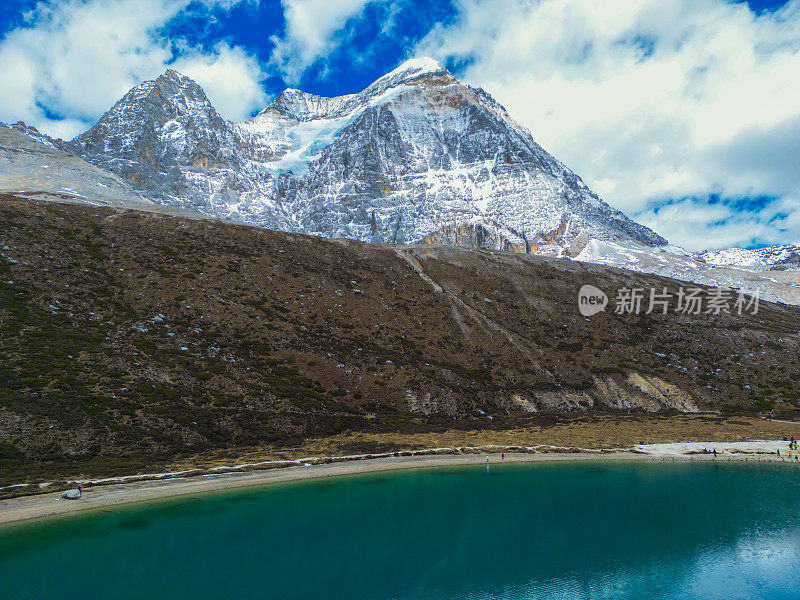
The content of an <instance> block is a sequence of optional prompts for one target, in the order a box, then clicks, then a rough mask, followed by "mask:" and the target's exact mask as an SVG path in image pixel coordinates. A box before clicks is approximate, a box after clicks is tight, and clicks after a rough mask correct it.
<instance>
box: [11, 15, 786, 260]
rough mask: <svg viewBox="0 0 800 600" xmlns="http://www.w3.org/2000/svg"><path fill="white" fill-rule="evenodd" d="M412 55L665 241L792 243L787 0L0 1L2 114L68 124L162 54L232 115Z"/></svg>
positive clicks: (81, 123)
mask: <svg viewBox="0 0 800 600" xmlns="http://www.w3.org/2000/svg"><path fill="white" fill-rule="evenodd" d="M413 56H432V57H434V58H436V59H438V60H440V61H441V62H443V63H445V64H446V65H447V66H448V67H449V68H450V70H451V71H453V73H454V74H455V75H456V76H458V77H459V78H460V79H462V80H463V81H464V82H466V83H469V84H470V85H473V86H480V87H483V88H484V89H486V90H487V91H488V92H489V93H491V94H492V95H493V96H494V97H495V98H496V99H497V100H498V101H500V102H501V103H502V104H503V105H505V106H506V108H508V110H509V112H510V113H511V115H512V116H513V117H514V118H516V119H517V120H518V121H520V122H521V123H523V124H524V125H525V126H527V127H528V128H529V129H530V130H531V132H532V133H533V136H534V138H535V139H536V140H537V141H538V142H539V143H540V144H541V145H542V146H544V147H545V148H546V149H547V150H548V151H550V152H551V153H553V154H554V155H555V156H557V157H558V158H560V159H561V160H562V161H563V162H565V163H566V164H567V165H568V166H570V167H571V168H572V169H573V170H574V171H576V172H577V173H578V174H579V175H581V176H582V177H583V178H584V180H585V181H586V182H587V183H588V184H589V185H590V186H591V187H593V188H594V189H595V190H596V191H597V192H598V193H600V195H601V196H602V197H603V198H604V199H606V200H607V201H608V202H609V203H610V204H612V205H613V206H615V207H617V208H619V209H621V210H623V211H624V212H625V213H627V214H628V215H629V216H631V217H633V218H634V219H636V220H638V221H640V222H642V223H644V224H646V225H648V226H650V227H652V228H653V229H655V230H656V231H657V232H658V233H660V234H662V235H664V236H665V237H667V238H668V239H670V240H671V241H673V242H674V243H676V244H680V245H682V246H685V247H687V248H689V249H699V248H708V247H712V248H719V247H728V246H732V245H739V246H746V247H755V246H763V245H768V244H775V243H800V0H789V1H788V2H787V1H783V0H751V1H749V2H746V1H729V0H604V1H603V2H598V1H597V0H539V1H536V0H447V1H441V2H429V3H427V6H425V9H424V10H423V9H420V5H419V3H416V2H414V0H281V1H278V0H260V1H259V0H53V1H52V2H45V1H39V2H37V1H35V0H10V1H5V2H0V121H6V122H15V121H18V120H23V121H25V122H27V123H28V124H31V125H34V126H36V127H38V128H39V129H41V130H42V131H44V132H46V133H48V134H50V135H53V136H58V137H62V138H71V137H73V136H74V135H76V134H77V133H80V132H81V131H83V130H85V129H87V128H88V127H90V126H91V125H92V124H93V123H94V122H95V121H96V120H97V118H98V117H99V116H100V115H101V114H102V113H103V112H104V111H105V110H106V109H108V108H109V107H110V106H111V105H112V104H113V103H114V102H115V101H116V100H118V99H119V98H120V97H121V96H122V95H123V94H124V93H125V92H126V91H127V90H128V89H129V88H131V87H132V86H134V85H136V84H137V83H139V82H141V81H143V80H146V79H152V78H154V77H157V76H158V75H159V74H160V73H162V72H163V71H164V70H165V69H167V68H174V69H177V70H179V71H181V72H183V73H185V74H187V75H189V76H191V77H193V78H194V79H196V80H197V81H198V82H199V83H200V84H201V85H202V86H203V87H204V89H205V90H206V92H207V94H208V96H209V97H210V98H211V101H212V103H214V105H215V106H216V107H217V109H218V110H219V111H220V113H221V114H222V115H223V116H224V117H227V118H229V119H232V120H243V119H246V118H247V117H249V116H250V115H252V114H254V113H255V112H257V111H258V110H260V109H261V108H263V107H264V106H265V105H266V104H267V103H268V102H269V101H270V100H271V99H272V98H274V97H275V96H276V95H277V94H278V93H279V92H280V91H281V90H282V89H283V88H285V87H297V88H301V89H304V90H307V91H310V92H314V93H318V94H323V95H336V94H342V93H350V92H354V91H358V90H360V89H362V88H364V87H365V86H366V85H368V84H369V83H370V82H371V81H373V80H374V79H376V78H378V77H379V76H380V75H382V74H383V73H385V72H387V71H389V70H391V69H392V68H394V67H395V66H397V65H398V64H399V63H400V62H402V61H403V60H404V59H406V58H409V57H413Z"/></svg>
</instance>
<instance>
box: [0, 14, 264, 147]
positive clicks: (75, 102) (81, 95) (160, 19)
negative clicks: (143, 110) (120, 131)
mask: <svg viewBox="0 0 800 600" xmlns="http://www.w3.org/2000/svg"><path fill="white" fill-rule="evenodd" d="M246 1H251V0H246ZM188 3H189V0H88V1H79V0H66V1H63V2H59V3H53V4H45V3H40V4H38V5H37V6H36V8H35V9H34V10H32V11H31V12H30V13H29V15H28V23H27V25H26V26H25V27H20V28H18V29H15V30H13V31H11V32H9V33H8V34H7V35H6V36H5V38H3V39H2V41H0V65H2V68H0V120H2V121H17V120H24V121H26V122H27V123H28V124H30V125H34V126H35V127H37V128H39V129H41V130H42V131H44V132H45V133H48V134H51V135H55V136H59V137H64V138H70V137H72V136H74V135H76V134H77V133H80V132H81V131H83V130H85V129H86V128H88V127H89V126H91V125H92V124H93V123H94V121H95V120H96V119H97V118H98V117H99V116H100V115H101V114H102V113H103V112H104V111H105V110H107V109H108V108H109V107H110V106H111V105H112V104H113V103H114V102H116V101H117V100H118V99H119V98H120V97H121V96H122V95H124V94H125V92H127V91H128V90H129V89H130V88H131V87H133V86H134V85H137V84H138V83H141V82H142V81H143V80H146V79H152V78H154V77H157V76H158V75H159V74H160V73H162V72H163V71H164V70H166V69H167V68H168V67H169V66H174V67H176V68H179V69H180V68H185V69H186V70H187V71H188V72H187V74H189V75H190V76H195V77H196V79H197V81H198V83H200V84H201V85H203V86H206V85H207V86H208V90H207V91H208V92H209V97H210V98H211V99H212V101H215V102H218V103H219V104H218V106H217V108H218V109H219V110H220V112H221V114H222V115H223V116H225V117H229V118H236V119H238V118H242V117H243V116H247V115H248V114H249V113H250V112H251V111H252V110H253V109H256V108H260V107H261V105H262V104H263V101H264V94H263V92H262V91H261V90H260V88H258V84H259V82H260V81H261V80H262V79H263V78H264V75H263V73H262V71H261V68H260V67H259V65H258V62H257V61H256V59H255V58H253V57H252V56H250V55H248V54H247V53H246V52H244V51H243V50H242V49H241V48H235V47H231V46H229V45H228V44H225V43H221V44H218V45H217V46H216V47H215V48H214V49H213V51H211V52H202V51H200V50H198V49H195V48H192V47H191V46H189V47H187V46H186V45H185V44H183V45H181V49H180V51H179V52H180V54H179V55H178V56H176V55H175V53H174V50H173V46H172V45H171V43H170V42H171V40H169V39H167V38H166V37H165V35H164V33H163V31H161V28H162V27H163V26H164V25H165V24H166V23H167V22H169V21H170V19H172V18H173V17H175V16H176V15H178V14H179V13H180V11H181V10H183V9H184V8H185V7H186V6H187V5H188ZM204 3H205V5H206V6H219V7H220V8H222V9H223V10H227V9H230V8H231V7H232V6H233V5H234V4H235V0H223V2H212V1H211V0H205V2H204ZM175 59H177V61H176V60H175ZM172 62H174V63H175V64H174V65H172V64H171V63H172ZM223 73H230V81H228V82H227V86H226V85H223V75H222V74H223ZM53 114H55V115H59V116H60V117H62V118H55V117H54V116H53Z"/></svg>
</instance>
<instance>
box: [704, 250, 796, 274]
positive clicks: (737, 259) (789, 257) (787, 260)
mask: <svg viewBox="0 0 800 600" xmlns="http://www.w3.org/2000/svg"><path fill="white" fill-rule="evenodd" d="M694 256H695V258H697V259H698V260H700V261H703V262H706V263H708V264H711V265H716V266H720V267H738V268H742V269H793V270H800V246H793V245H782V246H769V247H767V248H758V249H755V250H746V249H744V248H728V249H726V250H705V251H703V252H697V253H696V254H695V255H694Z"/></svg>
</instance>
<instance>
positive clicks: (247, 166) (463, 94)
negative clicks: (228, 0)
mask: <svg viewBox="0 0 800 600" xmlns="http://www.w3.org/2000/svg"><path fill="white" fill-rule="evenodd" d="M67 147H68V148H69V149H70V151H72V152H74V153H75V154H77V155H78V156H81V157H82V158H84V159H85V160H87V161H89V162H92V163H93V164H96V165H98V166H101V167H102V168H104V169H108V170H110V171H113V172H114V173H117V174H118V175H120V176H121V177H122V178H124V179H126V180H127V181H129V182H130V183H131V184H132V185H133V186H134V187H136V188H137V189H138V190H140V191H141V192H142V193H145V194H147V195H148V196H149V197H151V198H153V199H154V200H155V201H156V202H159V203H163V204H171V205H177V206H182V207H185V208H192V209H195V210H199V211H201V212H204V213H206V214H209V215H214V216H218V217H221V218H228V219H235V220H239V221H243V222H247V223H252V224H256V225H261V226H265V227H269V228H274V229H282V230H287V231H295V232H304V233H313V234H316V235H322V236H326V237H348V238H355V239H360V240H364V241H372V242H393V243H408V242H428V243H440V244H457V245H464V246H474V247H488V248H497V249H509V250H514V251H519V252H537V253H544V254H551V255H562V254H570V255H574V254H577V253H578V252H579V251H580V250H581V249H582V248H583V246H584V245H585V244H586V242H587V241H588V240H589V239H592V238H598V239H603V240H611V241H625V242H627V241H632V242H636V243H639V244H642V245H644V246H659V245H663V244H666V240H664V239H663V238H661V237H660V236H658V235H656V234H655V233H653V232H652V231H650V230H649V229H647V228H646V227H644V226H642V225H639V224H637V223H635V222H633V221H631V220H630V219H628V218H627V217H625V216H624V215H623V214H622V213H621V212H619V211H616V210H614V209H613V208H611V207H610V206H608V205H607V204H606V203H604V202H603V201H602V200H601V199H600V198H599V197H598V196H597V195H596V194H594V193H593V192H592V191H591V190H589V188H588V187H587V186H586V185H585V184H584V183H583V181H581V179H580V178H579V177H578V176H577V175H575V174H574V173H573V172H572V171H570V170H569V169H568V168H567V167H565V166H564V165H563V164H561V163H560V162H559V161H558V160H556V159H555V158H553V157H552V156H550V155H549V154H548V153H547V152H545V151H544V150H543V149H542V148H541V147H540V146H539V145H538V144H536V143H535V142H534V140H533V138H532V137H531V134H530V133H529V132H528V131H527V130H526V129H525V128H523V127H522V126H520V125H519V124H518V123H516V122H515V121H514V120H513V119H511V117H510V116H509V115H508V113H507V112H506V111H505V109H504V108H503V107H502V106H500V105H499V104H498V103H497V102H495V101H494V100H493V99H492V98H491V97H490V96H489V95H488V94H486V93H485V92H484V91H483V90H481V89H474V88H471V87H469V86H465V85H463V84H461V83H460V82H458V81H457V80H456V79H455V78H454V77H453V75H452V74H451V73H450V72H449V71H448V70H447V69H446V68H445V67H444V66H442V65H441V64H439V63H438V62H436V61H434V60H432V59H429V58H421V59H412V60H410V61H407V62H405V63H403V64H402V65H400V66H399V67H398V68H397V69H395V70H393V71H391V72H390V73H387V74H386V75H384V76H383V77H381V78H379V79H378V80H377V81H375V82H374V83H373V84H371V85H370V86H368V87H367V88H366V89H365V90H363V91H361V92H359V93H356V94H348V95H345V96H340V97H336V98H324V97H320V96H315V95H313V94H306V93H304V92H301V91H299V90H291V89H290V90H286V91H284V92H283V93H282V94H281V95H280V96H279V97H278V98H277V99H276V100H275V101H274V102H273V103H272V104H270V105H269V106H268V107H266V108H265V109H264V110H263V111H262V112H261V113H259V114H258V115H257V116H255V117H254V118H252V119H250V120H249V121H247V122H245V123H240V124H233V123H229V122H226V121H224V120H223V119H222V118H220V117H219V115H218V114H217V113H216V111H215V110H214V108H213V106H212V105H211V103H210V102H209V101H208V98H206V96H205V94H204V93H203V91H202V89H201V88H200V86H198V85H197V84H196V83H195V82H194V81H192V80H191V79H189V78H187V77H184V76H183V75H180V74H179V73H176V72H175V71H168V72H167V73H165V74H164V75H162V76H161V77H159V78H158V79H156V80H155V81H150V82H145V83H143V84H141V85H139V86H137V87H136V88H134V89H132V90H131V91H130V92H128V94H126V95H125V96H124V97H123V98H122V99H121V100H120V101H119V102H117V104H115V105H114V107H112V108H111V110H109V111H108V113H106V114H105V115H103V117H102V118H101V119H100V121H99V122H98V124H97V125H95V126H94V127H93V128H92V129H90V130H89V131H87V132H86V133H84V134H82V135H80V136H78V137H77V138H76V139H75V140H73V141H72V142H70V143H69V144H67Z"/></svg>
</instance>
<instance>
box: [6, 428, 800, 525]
mask: <svg viewBox="0 0 800 600" xmlns="http://www.w3.org/2000/svg"><path fill="white" fill-rule="evenodd" d="M714 448H716V449H717V452H718V456H717V457H716V458H715V457H714V455H713V454H710V453H709V454H706V453H704V450H706V449H707V450H708V451H709V452H711V450H713V449H714ZM447 450H451V451H453V453H448V452H447ZM560 450H561V451H558V450H556V451H553V450H548V451H542V450H541V449H539V450H534V449H530V450H529V451H524V452H513V451H508V450H507V451H506V454H505V459H502V458H501V451H500V449H496V448H469V449H459V450H458V453H455V452H456V449H454V448H453V449H444V448H438V449H434V450H425V451H420V452H418V453H404V454H408V455H401V456H394V455H393V456H373V455H353V456H349V457H326V458H325V459H324V461H325V462H317V463H316V464H312V463H311V462H307V461H303V460H299V461H292V462H291V463H290V465H289V466H287V465H281V466H280V467H279V468H276V466H275V465H272V466H271V468H270V467H268V466H264V468H262V469H257V468H256V466H252V465H251V466H252V467H253V469H254V470H243V469H242V468H241V466H239V467H230V470H223V469H219V468H218V469H217V470H216V471H214V472H210V473H208V472H207V473H202V474H194V473H193V474H188V473H187V474H182V473H180V472H178V473H158V474H151V475H137V476H132V477H131V478H130V479H129V480H127V481H125V480H124V479H125V478H117V479H105V480H89V481H87V484H88V486H87V487H86V489H85V491H84V493H83V495H82V497H81V498H80V499H79V500H63V499H61V492H60V491H59V492H50V493H43V494H37V495H33V496H21V497H18V498H12V499H7V500H0V524H4V523H14V522H19V521H26V520H31V519H39V518H44V517H52V516H57V515H67V514H72V513H78V512H83V511H86V510H93V509H94V510H96V509H103V508H108V507H112V506H121V505H125V504H132V503H136V502H145V501H155V500H162V499H168V498H175V497H180V496H186V495H190V494H199V493H207V492H214V491H221V490H226V489H234V488H241V487H249V486H260V485H268V484H272V483H281V482H292V481H303V480H311V479H318V478H322V477H335V476H343V475H357V474H362V473H372V472H381V471H396V470H403V469H420V468H433V467H447V466H462V465H485V464H487V463H486V457H487V456H489V466H490V468H491V467H492V466H499V465H500V464H505V463H523V462H558V461H586V460H591V461H619V460H639V461H709V460H712V461H713V460H716V461H719V462H731V461H741V462H744V461H752V462H774V463H784V464H786V463H789V464H797V466H798V468H800V462H798V461H796V460H795V459H794V456H795V455H796V454H797V451H793V452H792V458H791V460H790V459H789V457H788V454H787V453H788V443H787V442H784V441H781V440H761V441H747V442H731V443H720V442H685V443H672V444H649V445H648V444H646V445H637V446H635V447H633V448H629V449H619V450H605V451H597V450H582V449H574V448H571V449H567V448H564V449H560ZM778 450H780V453H781V455H780V456H779V455H778V454H777V451H778ZM308 460H314V461H319V460H320V459H308Z"/></svg>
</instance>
